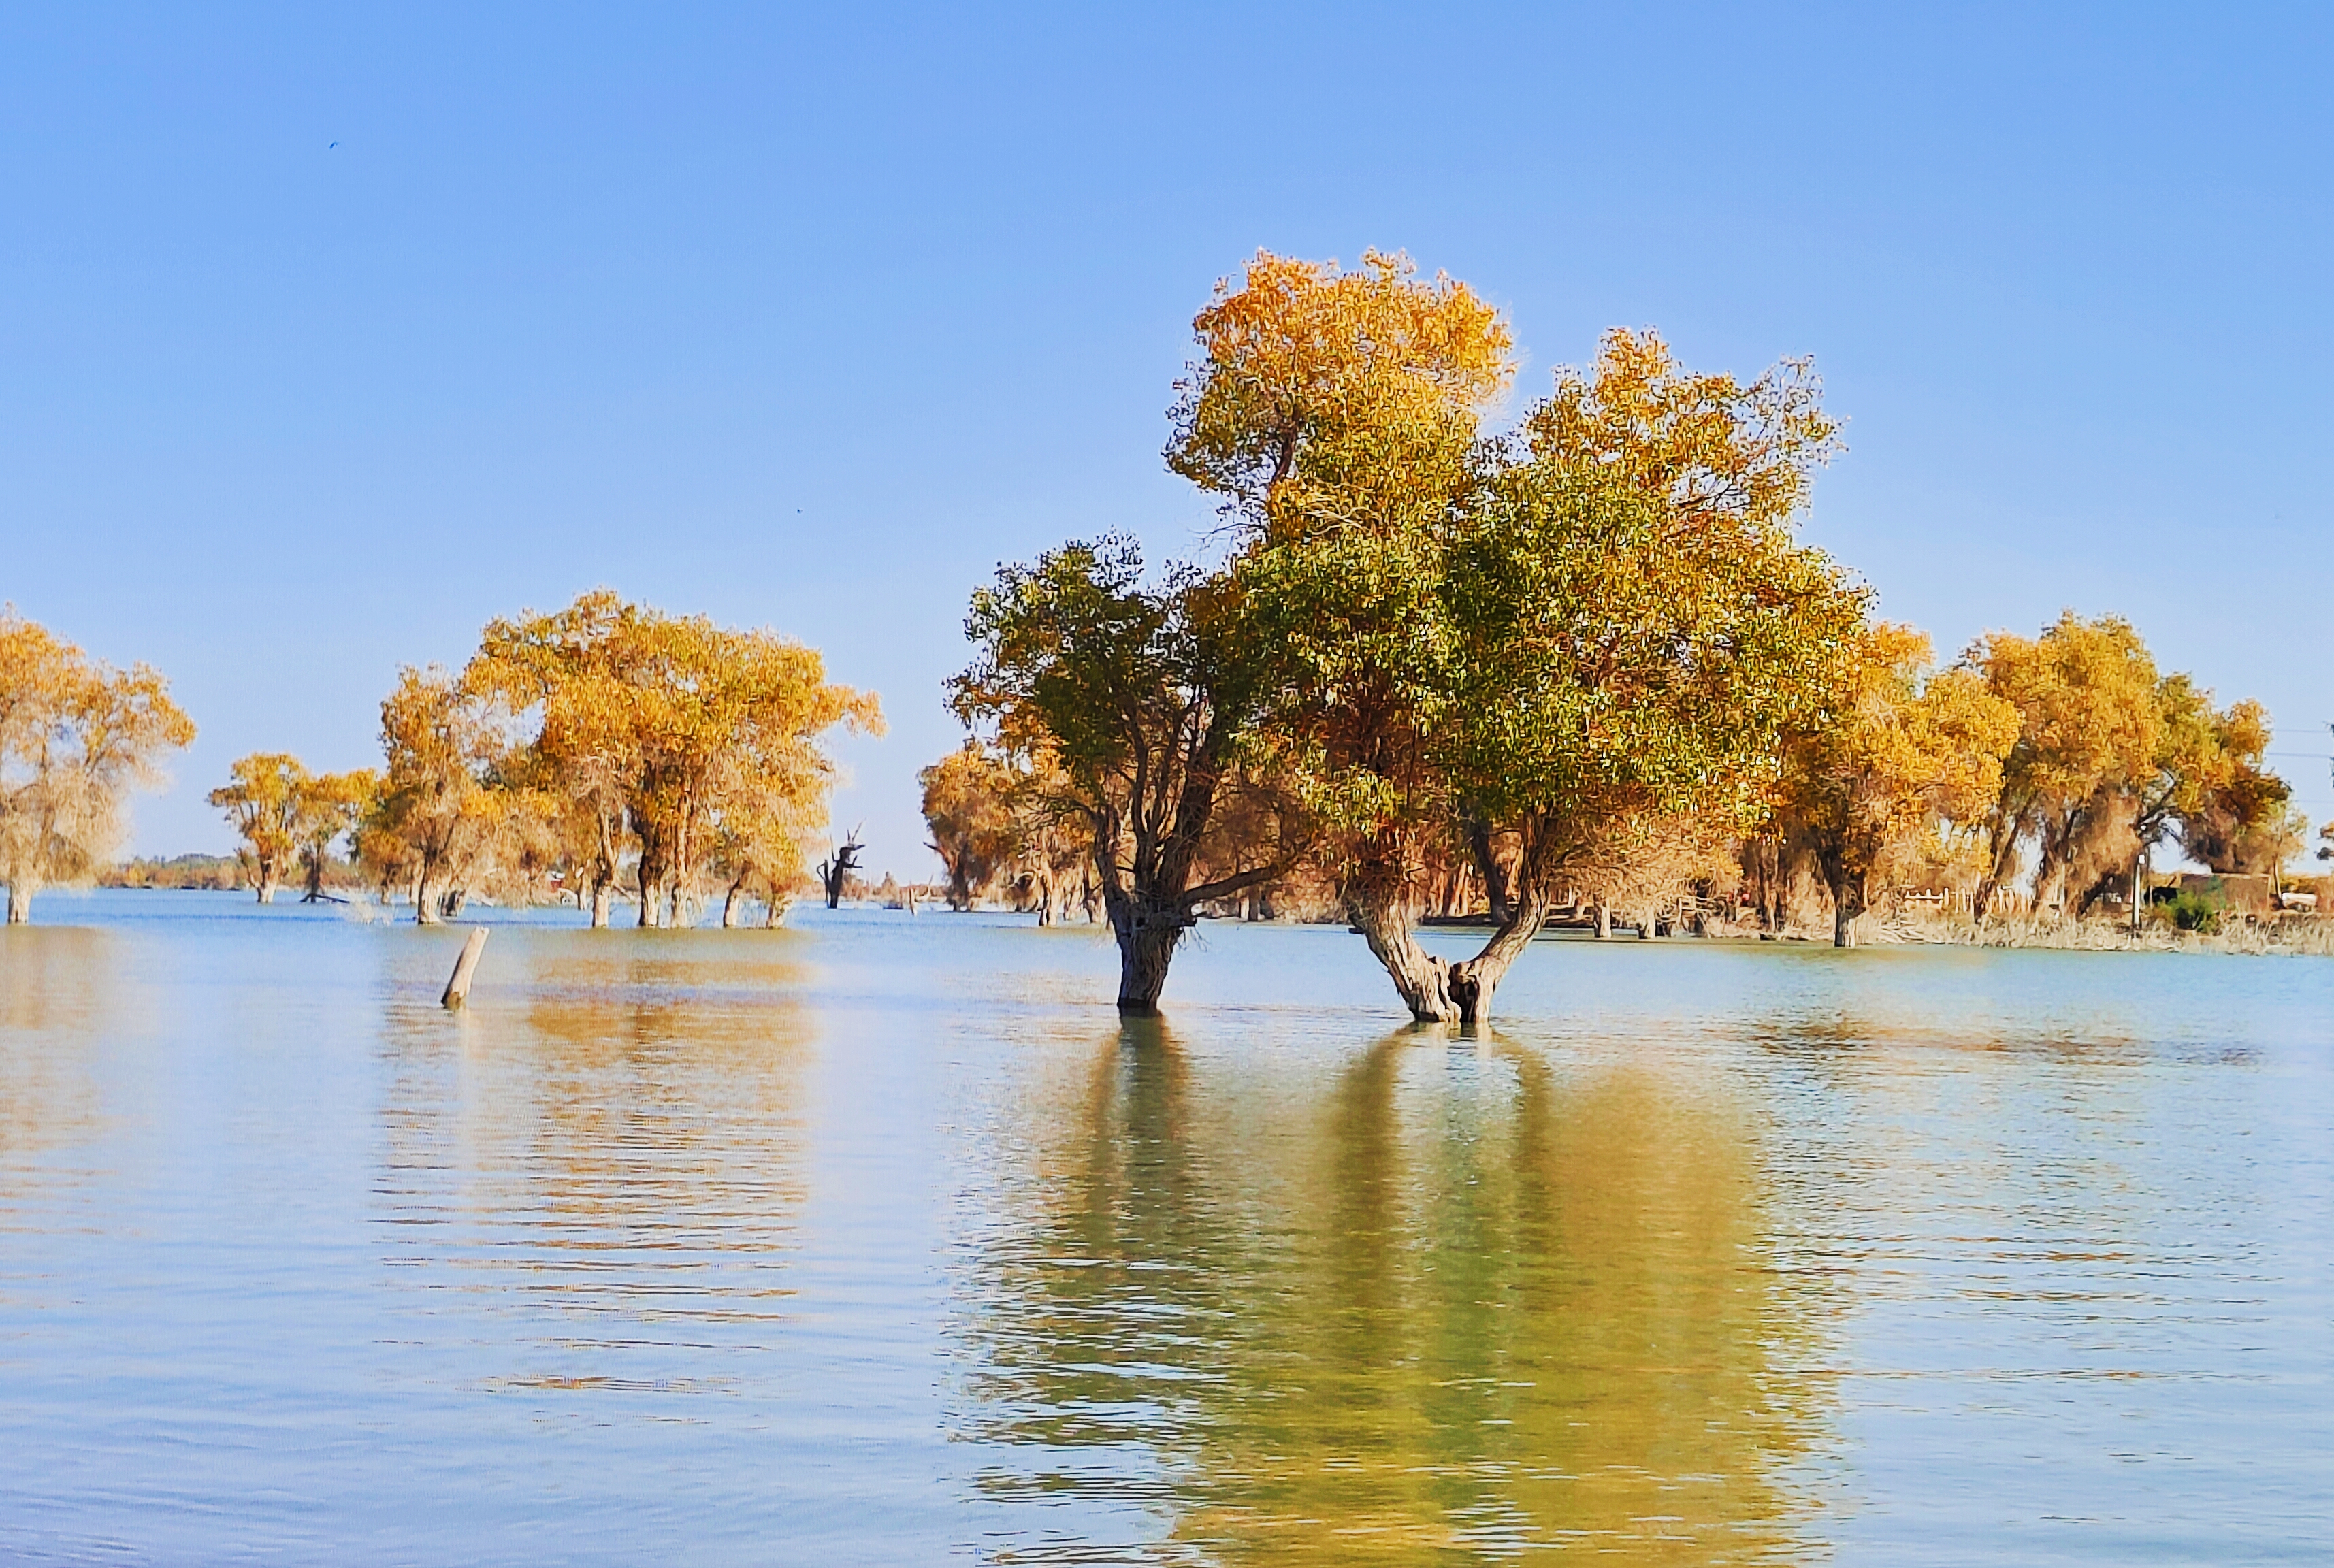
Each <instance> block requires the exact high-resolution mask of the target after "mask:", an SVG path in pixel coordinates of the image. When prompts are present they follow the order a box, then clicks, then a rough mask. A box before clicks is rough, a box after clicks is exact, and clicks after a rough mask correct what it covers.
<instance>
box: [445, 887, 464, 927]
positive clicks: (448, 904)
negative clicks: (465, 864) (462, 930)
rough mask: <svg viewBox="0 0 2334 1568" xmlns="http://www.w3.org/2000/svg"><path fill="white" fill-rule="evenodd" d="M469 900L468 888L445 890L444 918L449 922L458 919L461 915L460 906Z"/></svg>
mask: <svg viewBox="0 0 2334 1568" xmlns="http://www.w3.org/2000/svg"><path fill="white" fill-rule="evenodd" d="M469 898H470V890H469V889H468V888H448V889H447V890H446V901H445V904H444V906H443V907H444V909H445V912H446V918H447V919H449V920H453V919H460V918H461V914H462V906H463V905H464V904H465V903H468V901H469Z"/></svg>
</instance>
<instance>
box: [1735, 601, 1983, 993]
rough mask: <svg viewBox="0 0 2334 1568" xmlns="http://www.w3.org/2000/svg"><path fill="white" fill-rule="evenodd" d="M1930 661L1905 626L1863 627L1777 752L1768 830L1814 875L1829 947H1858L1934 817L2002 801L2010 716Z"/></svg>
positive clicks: (1966, 676)
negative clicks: (1825, 689)
mask: <svg viewBox="0 0 2334 1568" xmlns="http://www.w3.org/2000/svg"><path fill="white" fill-rule="evenodd" d="M1929 654H1930V648H1929V640H1928V638H1926V637H1925V636H1924V635H1923V634H1922V633H1920V632H1918V631H1915V630H1913V629H1912V628H1911V627H1909V626H1897V625H1892V624H1889V623H1886V622H1883V623H1881V624H1878V625H1875V626H1871V627H1867V628H1866V629H1865V630H1864V631H1863V633H1862V635H1860V636H1859V637H1858V638H1857V640H1855V642H1854V643H1853V644H1852V645H1851V648H1850V658H1849V659H1848V661H1847V667H1846V669H1845V670H1844V672H1843V675H1842V678H1841V680H1840V684H1839V686H1838V688H1837V689H1836V691H1835V692H1834V693H1833V694H1832V696H1831V697H1830V698H1829V699H1828V701H1827V702H1826V704H1825V705H1824V707H1823V710H1822V711H1821V712H1820V713H1819V714H1818V716H1817V719H1816V722H1815V723H1813V724H1811V725H1809V726H1806V727H1804V728H1802V729H1800V730H1799V731H1798V732H1797V733H1796V734H1794V735H1792V736H1791V737H1790V739H1789V744H1788V746H1786V749H1785V753H1784V767H1783V776H1782V779H1781V783H1780V785H1779V790H1778V792H1777V807H1776V819H1777V826H1778V828H1779V831H1780V834H1781V837H1782V839H1783V841H1784V842H1786V843H1787V844H1789V846H1791V847H1792V848H1793V849H1796V850H1798V851H1801V852H1803V853H1805V854H1806V855H1807V856H1808V858H1809V859H1810V860H1811V861H1814V863H1815V864H1816V866H1817V867H1818V869H1819V870H1820V871H1821V874H1822V876H1823V880H1824V883H1825V886H1826V887H1827V888H1828V890H1829V891H1830V893H1831V899H1832V941H1833V944H1834V945H1835V946H1837V947H1842V948H1852V947H1854V946H1855V945H1856V921H1857V917H1858V916H1860V915H1862V914H1863V913H1864V911H1865V910H1866V909H1869V908H1870V907H1871V905H1872V903H1873V900H1874V899H1875V897H1876V894H1877V893H1878V892H1879V891H1880V890H1881V884H1882V882H1883V881H1884V880H1885V879H1886V877H1887V875H1888V874H1889V873H1890V872H1891V871H1895V870H1898V869H1900V868H1901V869H1907V870H1909V869H1911V867H1910V863H1909V862H1910V861H1912V860H1913V859H1914V856H1915V854H1916V851H1917V849H1918V846H1919V845H1920V844H1921V843H1922V842H1924V840H1927V839H1929V838H1931V837H1932V836H1933V834H1934V831H1935V828H1936V826H1937V823H1938V822H1940V821H1941V820H1953V819H1960V818H1963V817H1967V816H1970V815H1972V814H1974V813H1978V812H1981V811H1982V810H1983V809H1984V808H1985V807H1986V805H1987V804H1989V803H1992V801H1994V800H1996V799H1997V798H1999V796H2000V794H2001V764H2002V758H2003V756H2004V755H2007V754H2008V752H2009V751H2010V748H2011V746H2012V745H2013V744H2014V743H2015V742H2016V741H2017V739H2018V735H2019V712H2018V709H2017V708H2016V707H2012V706H2011V704H2010V703H2009V702H2008V701H2006V700H2005V699H2003V698H2001V697H1997V696H1995V695H1994V694H1993V693H1992V692H1991V691H1989V690H1988V689H1987V688H1986V685H1985V682H1984V681H1983V680H1982V678H1979V677H1978V676H1977V675H1976V674H1975V673H1973V672H1972V671H1970V670H1966V669H1949V670H1944V671H1942V672H1932V671H1931V670H1930V669H1929Z"/></svg>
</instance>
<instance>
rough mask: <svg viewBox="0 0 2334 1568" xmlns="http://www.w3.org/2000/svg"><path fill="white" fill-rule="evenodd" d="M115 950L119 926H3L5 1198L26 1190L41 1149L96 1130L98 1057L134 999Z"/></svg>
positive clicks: (0, 1068)
mask: <svg viewBox="0 0 2334 1568" xmlns="http://www.w3.org/2000/svg"><path fill="white" fill-rule="evenodd" d="M116 948H117V943H116V940H115V938H114V937H113V935H112V934H111V932H107V931H100V930H91V929H88V928H77V927H72V926H14V927H10V928H6V929H5V930H0V1194H14V1192H16V1191H17V1190H18V1189H19V1187H20V1184H21V1180H22V1178H23V1176H24V1165H25V1164H26V1162H27V1161H29V1160H31V1159H34V1157H35V1156H36V1155H38V1154H40V1153H41V1152H42V1151H43V1150H53V1149H58V1148H62V1147H64V1146H66V1145H69V1144H72V1143H75V1142H79V1141H81V1140H85V1139H88V1138H90V1137H92V1136H94V1134H95V1131H96V1129H97V1125H98V1121H99V1115H100V1106H101V1091H100V1077H99V1074H100V1072H101V1068H100V1066H99V1065H98V1063H97V1061H96V1058H97V1057H98V1055H99V1054H100V1053H101V1052H102V1051H103V1050H104V1049H105V1048H106V1046H107V1044H109V1040H108V1036H109V1035H110V1034H118V1033H119V1032H120V1030H121V1024H122V1023H123V1019H122V1017H121V1011H122V1008H123V1006H124V1005H125V1002H126V997H127V995H128V992H127V988H126V987H124V986H122V985H121V977H120V974H119V967H120V966H119V964H118V962H117V959H118V954H117V951H116ZM46 1184H47V1182H46V1180H43V1185H46Z"/></svg>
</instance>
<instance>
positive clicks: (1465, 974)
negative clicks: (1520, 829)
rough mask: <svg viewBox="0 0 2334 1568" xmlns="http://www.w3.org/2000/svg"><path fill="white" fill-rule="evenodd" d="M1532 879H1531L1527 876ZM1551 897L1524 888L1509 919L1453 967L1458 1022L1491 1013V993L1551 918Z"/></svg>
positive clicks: (1477, 1020)
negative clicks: (1478, 948)
mask: <svg viewBox="0 0 2334 1568" xmlns="http://www.w3.org/2000/svg"><path fill="white" fill-rule="evenodd" d="M1525 880H1527V881H1529V880H1530V879H1529V878H1527V879H1525ZM1547 919H1548V894H1547V892H1546V891H1545V890H1541V889H1538V888H1532V887H1525V888H1522V889H1519V890H1518V893H1517V896H1516V898H1515V899H1514V900H1513V901H1512V904H1511V907H1510V908H1509V910H1508V918H1507V919H1505V920H1503V921H1501V922H1500V928H1499V930H1498V931H1496V932H1494V933H1493V934H1492V937H1491V939H1490V941H1488V942H1486V943H1484V944H1483V950H1482V951H1481V952H1480V953H1478V954H1476V955H1475V956H1474V957H1471V958H1465V959H1461V961H1460V962H1458V963H1456V964H1453V965H1452V966H1451V976H1450V993H1451V1000H1452V1002H1454V1003H1456V1004H1457V1005H1458V1008H1459V1022H1461V1024H1481V1023H1485V1022H1487V1021H1489V1019H1490V1016H1491V993H1492V992H1493V991H1495V990H1497V989H1498V988H1499V984H1500V980H1501V979H1502V978H1503V977H1505V976H1506V975H1507V972H1508V969H1509V966H1511V965H1513V964H1514V963H1515V961H1516V960H1517V959H1518V958H1519V957H1522V956H1523V951H1524V949H1525V948H1529V946H1531V939H1532V938H1534V937H1537V936H1538V935H1539V928H1540V927H1541V926H1542V925H1543V924H1544V923H1546V921H1547Z"/></svg>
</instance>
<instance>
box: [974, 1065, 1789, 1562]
mask: <svg viewBox="0 0 2334 1568" xmlns="http://www.w3.org/2000/svg"><path fill="white" fill-rule="evenodd" d="M1293 1072H1295V1070H1293V1069H1284V1070H1281V1073H1282V1076H1284V1078H1285V1077H1286V1076H1287V1075H1288V1073H1293ZM1274 1075H1275V1070H1274V1069H1273V1068H1271V1067H1269V1066H1267V1065H1260V1064H1259V1059H1257V1058H1254V1057H1236V1056H1235V1057H1229V1058H1228V1057H1226V1056H1224V1055H1220V1054H1207V1055H1193V1054H1188V1053H1186V1052H1185V1051H1184V1050H1182V1049H1181V1048H1180V1047H1179V1045H1178V1044H1177V1042H1176V1041H1175V1040H1174V1038H1173V1037H1172V1035H1170V1034H1167V1033H1166V1032H1165V1031H1164V1030H1163V1029H1162V1027H1160V1026H1159V1025H1156V1024H1152V1025H1149V1026H1148V1027H1147V1028H1136V1027H1132V1026H1131V1027H1130V1028H1129V1029H1128V1030H1127V1031H1125V1032H1124V1033H1123V1034H1121V1035H1120V1036H1119V1037H1118V1038H1116V1039H1114V1040H1112V1041H1110V1042H1109V1043H1107V1044H1105V1045H1104V1047H1103V1049H1102V1050H1101V1051H1100V1052H1098V1053H1096V1056H1095V1061H1094V1064H1093V1069H1092V1072H1091V1073H1090V1074H1088V1075H1087V1076H1086V1078H1085V1081H1084V1082H1083V1083H1082V1084H1080V1085H1079V1086H1077V1088H1076V1089H1075V1090H1074V1091H1070V1092H1064V1093H1061V1094H1058V1095H1056V1096H1055V1097H1052V1098H1050V1099H1048V1098H1044V1097H1041V1098H1039V1099H1037V1100H1036V1101H1032V1102H1030V1104H1029V1109H1028V1112H1027V1113H1028V1114H1030V1115H1033V1116H1037V1117H1040V1118H1043V1119H1044V1120H1045V1121H1046V1125H1044V1126H1042V1127H1040V1128H1037V1129H1034V1130H1031V1131H1030V1132H1029V1135H1028V1142H1029V1145H1030V1146H1031V1147H1033V1148H1036V1149H1037V1150H1042V1151H1043V1152H1042V1153H1041V1154H1040V1156H1039V1161H1040V1166H1041V1169H1038V1170H1037V1172H1035V1173H1034V1176H1033V1178H1031V1179H1027V1180H1026V1181H1021V1182H1016V1183H1013V1184H1012V1187H1013V1190H1012V1191H1011V1192H1010V1193H1009V1194H1008V1202H1010V1203H1012V1204H1014V1205H1015V1206H1017V1207H1018V1215H1017V1218H1016V1222H1015V1223H1014V1224H1011V1225H1008V1227H1005V1228H1004V1230H1003V1231H1002V1232H1001V1233H1000V1234H999V1235H998V1236H997V1237H996V1238H995V1240H994V1245H993V1246H989V1247H988V1248H987V1249H986V1250H985V1252H984V1255H982V1257H981V1258H980V1259H979V1263H978V1265H977V1272H978V1274H979V1278H978V1280H977V1281H976V1283H975V1287H974V1290H973V1292H972V1294H973V1296H974V1297H975V1299H976V1301H977V1302H978V1303H979V1304H978V1305H977V1306H976V1307H975V1309H974V1316H973V1320H972V1327H971V1337H972V1339H973V1340H974V1342H975V1343H976V1347H977V1352H978V1359H979V1367H980V1371H979V1373H978V1374H977V1375H976V1376H975V1377H974V1379H973V1380H972V1382H971V1391H972V1392H973V1393H974V1394H975V1395H976V1396H978V1398H979V1401H980V1402H979V1405H978V1407H977V1408H976V1409H974V1410H973V1411H972V1413H971V1417H970V1425H971V1426H972V1428H973V1429H974V1433H975V1435H977V1436H979V1438H982V1439H984V1440H986V1441H988V1442H990V1443H993V1444H997V1445H999V1446H1000V1447H999V1448H998V1452H999V1453H1000V1454H1001V1455H1002V1456H1004V1461H1003V1462H1002V1463H1001V1464H1000V1465H999V1466H998V1467H997V1468H996V1469H994V1470H993V1471H992V1472H991V1475H990V1482H991V1485H992V1486H993V1487H994V1488H995V1489H997V1490H998V1491H999V1492H1001V1493H1004V1494H1006V1495H1013V1496H1027V1495H1030V1494H1033V1493H1056V1494H1059V1493H1073V1492H1077V1491H1079V1490H1081V1489H1090V1490H1099V1491H1103V1492H1110V1491H1113V1490H1114V1489H1115V1491H1116V1494H1117V1496H1119V1498H1120V1499H1121V1500H1126V1499H1127V1498H1129V1497H1133V1498H1135V1499H1137V1500H1143V1501H1148V1502H1150V1503H1151V1504H1152V1505H1154V1506H1156V1507H1159V1508H1161V1509H1162V1510H1163V1511H1165V1512H1166V1513H1168V1514H1169V1515H1172V1530H1173V1536H1172V1541H1170V1542H1169V1543H1167V1544H1163V1545H1161V1546H1158V1547H1156V1548H1154V1549H1153V1551H1154V1554H1155V1555H1157V1556H1159V1557H1161V1558H1175V1559H1180V1558H1181V1557H1182V1556H1187V1555H1195V1556H1198V1557H1200V1558H1201V1559H1204V1560H1214V1561H1223V1562H1245V1561H1262V1560H1265V1559H1268V1558H1272V1559H1276V1560H1277V1559H1279V1558H1281V1557H1285V1556H1294V1557H1297V1558H1298V1559H1299V1560H1322V1561H1336V1562H1341V1563H1376V1562H1386V1563H1400V1562H1422V1561H1438V1560H1445V1559H1447V1557H1448V1556H1449V1555H1450V1554H1469V1555H1490V1556H1503V1555H1508V1554H1517V1553H1521V1552H1524V1551H1528V1550H1530V1549H1532V1548H1535V1547H1548V1546H1558V1545H1574V1546H1579V1547H1584V1548H1587V1549H1590V1550H1596V1551H1599V1552H1601V1553H1603V1554H1608V1555H1611V1554H1617V1555H1618V1556H1619V1557H1620V1558H1621V1559H1622V1560H1623V1561H1636V1562H1648V1563H1672V1562H1674V1563H1720V1562H1732V1561H1742V1560H1746V1559H1752V1558H1758V1557H1761V1556H1766V1555H1770V1554H1779V1553H1782V1554H1788V1553H1789V1550H1790V1549H1791V1547H1792V1546H1793V1545H1794V1544H1797V1543H1799V1541H1800V1540H1801V1534H1800V1531H1799V1522H1800V1516H1801V1515H1802V1514H1803V1512H1804V1507H1805V1505H1806V1499H1805V1498H1804V1497H1803V1496H1802V1489H1801V1486H1800V1484H1799V1482H1798V1481H1797V1480H1795V1479H1794V1474H1795V1467H1797V1466H1798V1465H1799V1463H1800V1461H1802V1460H1804V1459H1806V1458H1808V1457H1809V1456H1810V1455H1811V1453H1812V1452H1813V1451H1814V1448H1815V1446H1816V1445H1818V1444H1819V1443H1820V1442H1821V1441H1822V1439H1823V1438H1824V1435H1825V1426H1824V1415H1825V1413H1826V1410H1827V1409H1828V1394H1827V1392H1826V1390H1825V1389H1824V1387H1823V1385H1822V1384H1821V1382H1820V1381H1818V1380H1815V1379H1813V1378H1811V1377H1810V1376H1809V1374H1808V1373H1807V1372H1806V1371H1803V1370H1802V1369H1804V1368H1805V1367H1806V1366H1807V1365H1808V1362H1809V1361H1811V1360H1812V1359H1813V1357H1814V1353H1815V1352H1814V1346H1813V1341H1814V1339H1815V1337H1816V1335H1817V1332H1818V1326H1819V1323H1820V1316H1819V1306H1818V1303H1817V1301H1816V1300H1815V1299H1814V1298H1812V1297H1811V1296H1809V1295H1808V1294H1806V1293H1805V1292H1803V1291H1802V1290H1800V1289H1799V1287H1798V1286H1797V1285H1795V1284H1794V1283H1793V1281H1792V1279H1791V1277H1790V1276H1789V1274H1788V1273H1787V1272H1784V1271H1779V1270H1778V1269H1777V1268H1775V1267H1774V1266H1772V1260H1771V1259H1770V1257H1769V1256H1768V1255H1767V1252H1766V1244H1765V1240H1764V1238H1765V1236H1766V1229H1765V1225H1764V1216H1763V1202H1764V1196H1765V1195H1764V1192H1763V1178H1762V1175H1761V1168H1760V1148H1759V1143H1758V1138H1757V1134H1756V1130H1755V1129H1754V1128H1753V1127H1752V1126H1751V1124H1750V1123H1749V1122H1748V1121H1747V1120H1746V1119H1745V1114H1744V1112H1743V1111H1741V1109H1740V1107H1738V1106H1736V1105H1735V1104H1733V1103H1732V1102H1731V1101H1730V1100H1729V1099H1728V1098H1727V1097H1725V1096H1724V1095H1722V1094H1719V1093H1714V1092H1710V1091H1709V1090H1708V1089H1707V1088H1706V1087H1705V1086H1700V1085H1695V1084H1692V1083H1688V1082H1683V1081H1682V1080H1681V1079H1679V1078H1677V1077H1675V1076H1673V1075H1664V1072H1663V1071H1662V1070H1661V1069H1659V1068H1651V1067H1630V1066H1615V1067H1609V1068H1597V1069H1594V1070H1578V1071H1574V1072H1565V1071H1560V1070H1558V1068H1556V1067H1553V1066H1551V1065H1549V1064H1548V1063H1547V1062H1546V1061H1544V1060H1543V1059H1541V1058H1540V1057H1538V1056H1537V1055H1535V1054H1534V1053H1530V1052H1528V1051H1523V1050H1517V1049H1512V1048H1510V1047H1509V1046H1508V1045H1506V1044H1503V1043H1501V1042H1500V1041H1497V1040H1488V1041H1484V1042H1467V1043H1460V1044H1446V1043H1445V1042H1444V1041H1443V1040H1442V1037H1441V1036H1439V1035H1420V1034H1413V1033H1409V1032H1405V1033H1403V1034H1396V1035H1393V1036H1390V1037H1389V1038H1387V1039H1384V1040H1382V1041H1380V1042H1378V1043H1377V1044H1374V1045H1373V1046H1371V1047H1370V1048H1368V1049H1366V1050H1365V1051H1364V1052H1362V1053H1360V1054H1358V1055H1356V1056H1355V1057H1353V1058H1351V1059H1350V1061H1348V1062H1347V1063H1345V1065H1344V1066H1343V1067H1342V1069H1341V1070H1339V1071H1337V1072H1336V1074H1335V1077H1334V1078H1333V1079H1332V1080H1330V1081H1329V1082H1325V1083H1317V1084H1316V1083H1307V1084H1305V1085H1301V1086H1295V1087H1292V1086H1290V1085H1288V1084H1287V1083H1286V1082H1282V1083H1275V1082H1270V1080H1271V1078H1272V1077H1273V1076H1274ZM1065 1087H1067V1086H1065ZM1135 1454H1141V1455H1144V1456H1148V1457H1149V1459H1150V1461H1151V1463H1150V1464H1149V1465H1148V1466H1147V1467H1145V1466H1140V1465H1137V1466H1132V1467H1131V1466H1130V1463H1129V1456H1131V1455H1135Z"/></svg>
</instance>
